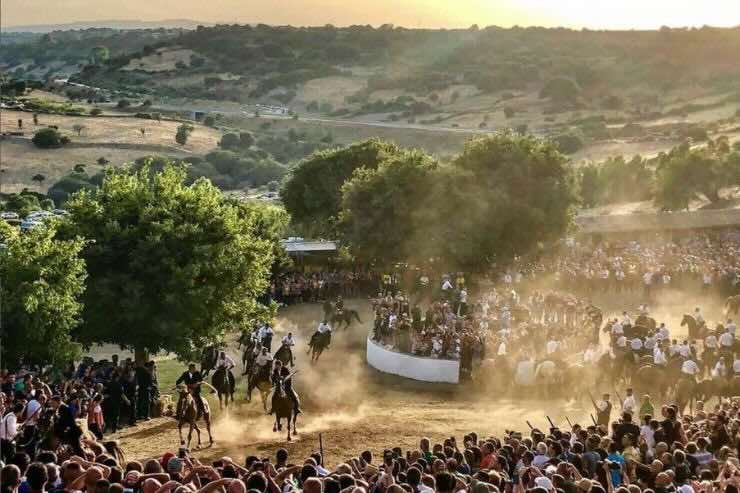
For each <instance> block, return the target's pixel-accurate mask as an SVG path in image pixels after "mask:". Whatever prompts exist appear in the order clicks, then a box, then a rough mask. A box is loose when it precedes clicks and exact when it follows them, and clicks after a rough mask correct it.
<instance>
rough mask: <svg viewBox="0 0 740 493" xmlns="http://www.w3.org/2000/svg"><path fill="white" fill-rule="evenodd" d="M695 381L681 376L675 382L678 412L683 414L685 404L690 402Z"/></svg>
mask: <svg viewBox="0 0 740 493" xmlns="http://www.w3.org/2000/svg"><path fill="white" fill-rule="evenodd" d="M696 387H697V384H696V381H695V380H694V379H693V378H688V377H685V376H684V377H681V378H679V379H678V382H676V405H677V406H678V412H679V414H681V415H683V411H684V409H686V405H687V404H690V403H691V400H692V399H693V398H694V393H695V391H696Z"/></svg>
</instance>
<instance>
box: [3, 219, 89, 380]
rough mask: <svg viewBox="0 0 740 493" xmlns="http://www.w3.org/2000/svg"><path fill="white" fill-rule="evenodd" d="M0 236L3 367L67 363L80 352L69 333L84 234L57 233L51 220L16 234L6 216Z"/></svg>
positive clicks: (77, 306)
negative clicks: (64, 237)
mask: <svg viewBox="0 0 740 493" xmlns="http://www.w3.org/2000/svg"><path fill="white" fill-rule="evenodd" d="M0 238H1V239H2V243H3V244H4V248H1V249H0V278H2V280H3V283H2V300H3V303H2V320H3V330H4V331H5V336H4V337H3V344H2V348H1V350H2V358H3V365H4V367H5V368H8V367H9V368H13V367H16V366H17V365H18V364H19V363H21V361H23V362H25V363H30V364H42V365H46V364H53V365H57V366H62V365H64V364H66V363H67V362H68V361H70V360H73V359H74V358H75V357H76V356H78V354H79V348H78V347H77V346H76V345H75V344H73V343H72V339H71V336H70V334H71V331H72V330H73V329H74V328H75V327H76V326H77V325H78V323H79V321H80V313H81V310H82V304H81V303H80V298H81V295H82V292H83V290H84V281H85V264H84V262H83V260H82V259H81V258H80V256H79V254H80V250H81V249H82V246H83V242H82V240H80V239H77V238H74V239H68V240H61V239H59V238H58V237H57V233H56V228H55V227H54V225H52V224H47V225H45V226H44V227H37V228H32V229H31V230H29V231H27V232H25V233H23V234H20V232H19V231H18V229H17V228H14V227H12V226H10V225H9V224H7V223H5V222H4V221H0Z"/></svg>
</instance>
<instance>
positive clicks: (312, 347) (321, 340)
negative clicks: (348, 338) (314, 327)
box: [308, 331, 331, 363]
mask: <svg viewBox="0 0 740 493" xmlns="http://www.w3.org/2000/svg"><path fill="white" fill-rule="evenodd" d="M329 344H331V331H327V332H324V333H321V332H315V333H314V335H312V336H311V341H310V342H309V343H308V348H309V349H308V350H309V352H310V353H311V363H313V362H316V361H318V360H319V356H321V353H323V352H324V350H325V349H326V348H328V347H329Z"/></svg>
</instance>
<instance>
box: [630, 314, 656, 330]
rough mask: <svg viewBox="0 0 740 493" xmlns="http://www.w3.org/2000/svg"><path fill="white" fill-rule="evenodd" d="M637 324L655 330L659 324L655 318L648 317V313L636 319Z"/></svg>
mask: <svg viewBox="0 0 740 493" xmlns="http://www.w3.org/2000/svg"><path fill="white" fill-rule="evenodd" d="M635 325H636V326H638V325H639V326H640V327H645V328H647V329H648V330H649V331H653V330H655V327H656V325H657V324H656V323H655V319H654V318H652V317H648V316H647V315H640V316H639V317H637V318H636V319H635Z"/></svg>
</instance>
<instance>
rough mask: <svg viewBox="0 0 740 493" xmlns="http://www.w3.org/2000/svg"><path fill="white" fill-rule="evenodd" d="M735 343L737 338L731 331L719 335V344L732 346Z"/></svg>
mask: <svg viewBox="0 0 740 493" xmlns="http://www.w3.org/2000/svg"><path fill="white" fill-rule="evenodd" d="M734 343H735V338H734V337H732V334H730V333H729V332H725V333H724V334H722V335H721V336H719V345H720V346H722V347H731V346H732V345H733V344H734Z"/></svg>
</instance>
